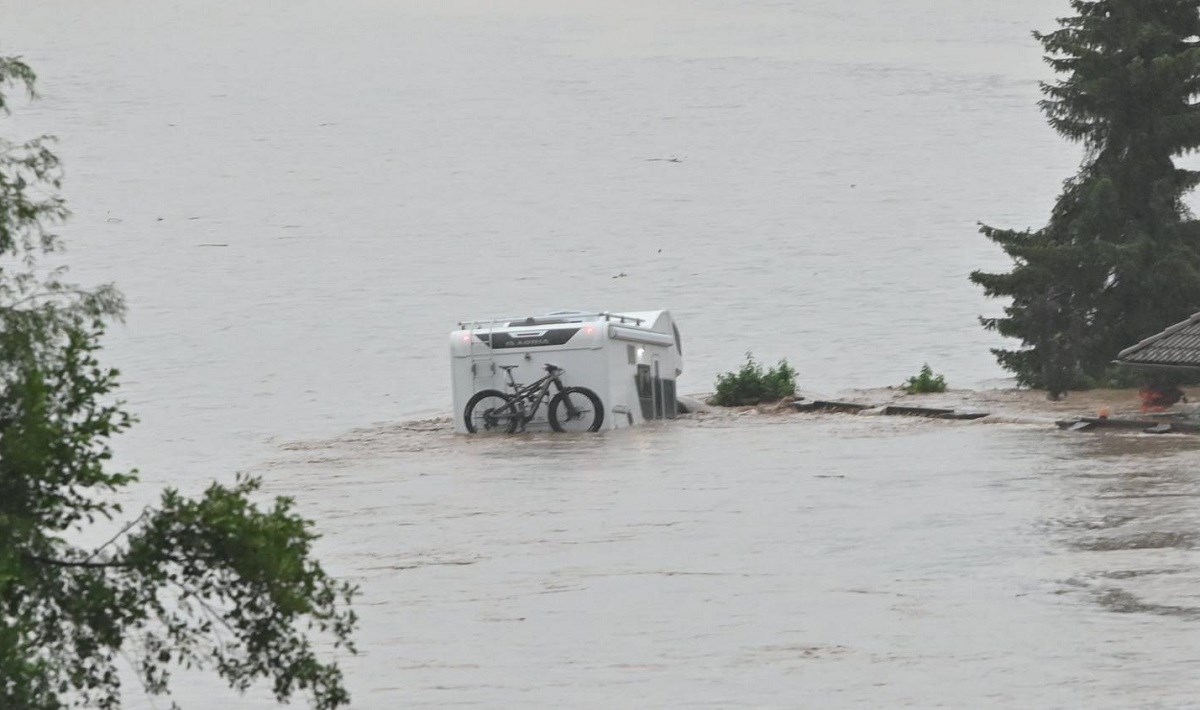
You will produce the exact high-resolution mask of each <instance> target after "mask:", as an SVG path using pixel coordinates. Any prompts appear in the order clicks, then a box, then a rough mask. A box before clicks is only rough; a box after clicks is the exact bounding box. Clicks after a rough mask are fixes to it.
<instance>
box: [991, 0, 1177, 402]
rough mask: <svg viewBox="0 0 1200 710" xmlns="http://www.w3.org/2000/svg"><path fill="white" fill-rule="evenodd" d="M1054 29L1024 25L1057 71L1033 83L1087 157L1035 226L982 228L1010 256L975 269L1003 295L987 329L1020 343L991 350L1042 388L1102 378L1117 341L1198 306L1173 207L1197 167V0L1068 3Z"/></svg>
mask: <svg viewBox="0 0 1200 710" xmlns="http://www.w3.org/2000/svg"><path fill="white" fill-rule="evenodd" d="M1071 6H1072V8H1073V9H1074V10H1075V12H1076V14H1075V15H1074V16H1072V17H1067V18H1062V19H1060V20H1059V29H1058V30H1056V31H1054V32H1050V33H1048V34H1041V33H1034V36H1035V37H1036V38H1037V39H1038V40H1039V41H1040V42H1041V43H1042V46H1043V47H1044V48H1045V51H1046V61H1047V62H1048V63H1049V64H1050V66H1051V67H1053V69H1054V70H1055V72H1057V73H1059V74H1060V75H1062V79H1061V80H1060V81H1057V82H1056V83H1046V84H1043V85H1042V92H1043V94H1044V96H1045V98H1044V99H1043V100H1042V101H1041V102H1040V106H1041V109H1042V111H1043V113H1045V115H1046V117H1047V119H1048V121H1049V123H1050V125H1051V126H1052V127H1053V128H1054V129H1055V130H1056V131H1057V132H1058V133H1059V134H1060V135H1062V136H1064V137H1065V138H1067V139H1069V140H1071V141H1075V142H1078V143H1081V144H1082V145H1083V147H1084V149H1085V158H1084V160H1083V163H1082V165H1081V167H1080V170H1079V173H1078V174H1077V175H1075V176H1074V177H1072V178H1070V179H1068V180H1067V181H1066V182H1065V183H1064V186H1063V191H1062V194H1061V195H1060V196H1059V198H1058V201H1057V203H1056V204H1055V206H1054V209H1053V211H1052V213H1051V216H1050V221H1049V223H1048V224H1047V225H1046V226H1045V227H1043V228H1042V229H1039V230H1036V231H1032V230H1024V231H1018V230H1009V229H997V228H995V227H990V226H986V225H983V226H982V227H981V231H982V233H983V234H984V235H985V236H986V237H987V238H989V239H991V240H992V241H994V242H996V243H997V244H999V245H1000V246H1001V247H1002V248H1003V249H1004V251H1005V252H1006V253H1007V254H1008V255H1009V256H1010V257H1012V259H1013V268H1012V270H1011V271H1009V272H1007V273H984V272H982V271H976V272H974V273H972V274H971V280H972V281H974V282H975V283H976V284H979V285H980V286H982V287H983V289H984V292H985V293H986V294H987V295H988V296H990V297H996V298H1007V299H1011V303H1010V305H1008V306H1007V307H1006V308H1005V315H1004V316H1003V317H1000V318H983V319H981V320H982V322H983V325H984V326H985V327H986V328H989V329H991V330H995V331H997V332H999V333H1000V334H1001V335H1004V336H1006V337H1010V338H1017V339H1019V340H1021V342H1022V344H1023V346H1024V347H1023V348H1021V349H1017V350H1003V349H998V350H995V351H994V352H995V354H996V356H997V359H998V361H999V362H1000V364H1001V365H1002V366H1003V367H1005V368H1006V369H1008V370H1011V371H1012V372H1014V373H1015V374H1016V376H1017V379H1018V381H1019V382H1020V383H1021V384H1022V385H1026V386H1033V387H1045V388H1046V389H1048V390H1049V391H1050V393H1051V396H1054V397H1057V396H1058V395H1060V394H1062V393H1064V392H1066V391H1067V390H1070V389H1076V388H1082V387H1086V386H1089V385H1090V384H1093V383H1095V382H1096V381H1097V380H1098V379H1099V378H1101V377H1102V376H1103V375H1104V373H1105V370H1106V368H1107V366H1108V364H1109V362H1110V361H1111V359H1112V358H1113V357H1114V356H1115V355H1116V354H1117V352H1119V351H1120V350H1121V349H1122V348H1125V347H1128V346H1129V345H1131V344H1133V343H1136V342H1137V341H1139V340H1141V339H1142V338H1145V337H1147V336H1149V335H1152V334H1153V333H1155V332H1157V331H1159V330H1161V329H1162V328H1164V327H1166V326H1167V325H1169V324H1171V323H1174V322H1177V321H1179V320H1181V319H1183V318H1184V317H1186V316H1188V315H1190V314H1191V313H1192V312H1194V311H1195V310H1197V309H1198V308H1200V227H1198V225H1197V222H1196V221H1195V220H1193V219H1192V216H1191V214H1190V213H1189V212H1188V210H1187V208H1186V206H1185V205H1184V202H1183V199H1184V196H1185V194H1186V193H1187V192H1188V191H1190V190H1191V189H1192V188H1194V187H1195V186H1196V185H1197V183H1200V173H1198V172H1196V171H1192V170H1185V169H1182V168H1179V167H1176V165H1175V159H1176V158H1178V157H1179V156H1181V155H1184V154H1187V153H1190V152H1192V151H1194V150H1196V149H1197V148H1198V147H1200V106H1197V104H1196V103H1195V99H1196V97H1197V95H1198V94H1200V42H1198V40H1197V35H1198V34H1200V9H1198V8H1200V0H1072V2H1071Z"/></svg>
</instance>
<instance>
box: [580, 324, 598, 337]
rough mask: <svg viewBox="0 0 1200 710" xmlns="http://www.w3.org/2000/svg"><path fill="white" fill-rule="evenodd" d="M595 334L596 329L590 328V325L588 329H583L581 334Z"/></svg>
mask: <svg viewBox="0 0 1200 710" xmlns="http://www.w3.org/2000/svg"><path fill="white" fill-rule="evenodd" d="M595 332H596V329H595V328H593V327H592V326H590V325H589V326H588V327H586V328H584V329H583V334H584V335H591V334H592V333H595Z"/></svg>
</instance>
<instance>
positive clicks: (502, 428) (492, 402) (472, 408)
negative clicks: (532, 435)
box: [463, 390, 521, 434]
mask: <svg viewBox="0 0 1200 710" xmlns="http://www.w3.org/2000/svg"><path fill="white" fill-rule="evenodd" d="M520 417H521V415H520V414H519V413H518V412H517V408H516V407H515V406H513V402H512V397H510V396H509V395H507V394H504V393H503V392H501V391H500V390H480V391H478V392H476V393H475V394H474V395H472V396H471V398H470V399H469V400H467V406H466V408H465V409H464V410H463V423H464V424H466V425H467V431H469V432H471V433H472V434H475V433H477V432H487V433H493V434H511V433H513V432H514V431H516V430H517V420H519V419H520Z"/></svg>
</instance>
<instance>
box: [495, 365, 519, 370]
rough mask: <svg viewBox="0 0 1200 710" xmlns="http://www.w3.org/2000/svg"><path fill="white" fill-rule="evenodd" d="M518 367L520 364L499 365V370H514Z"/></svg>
mask: <svg viewBox="0 0 1200 710" xmlns="http://www.w3.org/2000/svg"><path fill="white" fill-rule="evenodd" d="M518 367H520V365H501V366H500V369H501V370H515V369H517V368H518Z"/></svg>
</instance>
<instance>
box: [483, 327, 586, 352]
mask: <svg viewBox="0 0 1200 710" xmlns="http://www.w3.org/2000/svg"><path fill="white" fill-rule="evenodd" d="M578 332H579V328H555V329H553V330H547V331H546V332H545V333H542V334H540V335H537V336H526V337H519V336H517V335H514V334H512V333H476V334H475V337H476V338H479V339H480V340H482V341H483V342H484V343H487V344H488V345H491V346H492V347H493V348H495V349H496V350H504V349H507V348H545V347H550V346H552V345H564V344H566V342H567V341H568V340H570V339H571V338H572V337H574V336H575V334H576V333H578Z"/></svg>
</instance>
